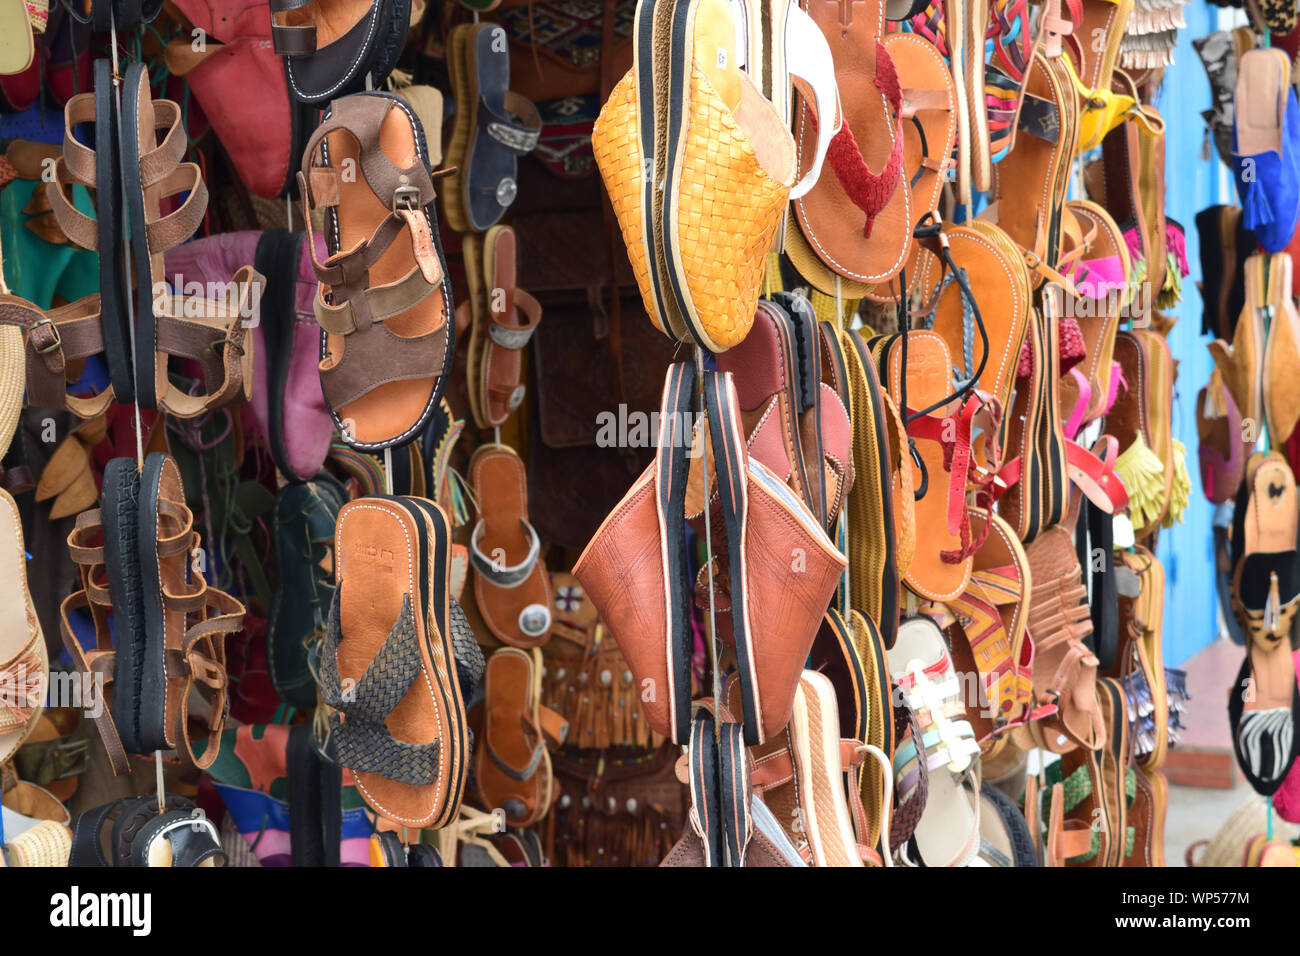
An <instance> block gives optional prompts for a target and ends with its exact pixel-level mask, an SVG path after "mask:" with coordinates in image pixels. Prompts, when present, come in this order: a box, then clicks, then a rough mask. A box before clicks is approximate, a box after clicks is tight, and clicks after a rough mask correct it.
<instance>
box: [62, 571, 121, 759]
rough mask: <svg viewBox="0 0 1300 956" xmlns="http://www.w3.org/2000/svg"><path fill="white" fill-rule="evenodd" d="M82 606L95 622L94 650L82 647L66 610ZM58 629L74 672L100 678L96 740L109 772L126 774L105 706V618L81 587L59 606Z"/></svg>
mask: <svg viewBox="0 0 1300 956" xmlns="http://www.w3.org/2000/svg"><path fill="white" fill-rule="evenodd" d="M82 607H88V608H90V610H91V616H92V619H93V620H94V622H95V641H96V649H95V650H91V651H87V650H84V649H83V648H82V646H81V642H80V641H78V640H77V636H76V634H75V633H74V632H73V630H72V624H71V621H70V619H69V613H70V612H72V611H75V610H77V609H78V608H82ZM59 630H60V632H61V633H62V636H63V646H64V647H65V648H66V649H67V651H68V656H69V657H70V658H71V659H72V664H73V666H74V667H75V668H76V669H77V672H78V673H80V674H84V675H88V676H89V675H98V678H99V680H100V681H102V683H101V684H100V686H101V687H102V688H103V699H102V700H99V701H97V702H96V703H98V704H99V707H98V711H99V712H98V714H96V715H95V716H93V717H92V718H91V719H92V720H93V721H94V723H95V728H96V729H97V730H98V731H99V738H100V740H101V741H103V744H104V750H105V752H106V753H107V754H108V762H109V765H110V766H111V767H112V769H113V775H114V776H121V775H122V774H127V773H130V772H131V765H130V763H129V762H128V761H127V758H126V748H125V747H123V746H122V737H121V735H120V734H119V733H118V732H117V724H115V723H114V722H113V711H112V708H110V707H109V705H108V691H109V688H110V685H111V684H112V683H113V671H114V666H115V663H116V660H117V652H116V651H115V650H114V649H113V640H112V637H111V636H110V634H109V629H108V619H107V617H106V616H104V615H102V614H101V613H99V611H98V609H96V607H95V606H94V605H93V604H92V603H91V601H90V598H89V596H88V595H87V593H86V591H85V589H84V588H83V589H82V590H80V591H74V592H73V593H72V594H69V595H68V596H67V597H65V598H64V599H63V601H62V603H61V604H60V605H59Z"/></svg>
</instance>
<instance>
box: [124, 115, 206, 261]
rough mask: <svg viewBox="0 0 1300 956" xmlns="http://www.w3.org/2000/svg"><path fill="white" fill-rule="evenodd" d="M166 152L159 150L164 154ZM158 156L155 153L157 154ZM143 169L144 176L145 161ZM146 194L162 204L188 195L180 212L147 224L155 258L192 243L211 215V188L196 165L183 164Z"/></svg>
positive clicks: (163, 176)
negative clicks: (164, 201) (206, 218)
mask: <svg viewBox="0 0 1300 956" xmlns="http://www.w3.org/2000/svg"><path fill="white" fill-rule="evenodd" d="M159 102H166V101H165V100H161V101H159ZM162 148H163V147H159V149H160V150H161V149H162ZM157 152H158V151H157V150H155V153H157ZM152 156H154V153H150V154H148V156H146V157H145V159H147V158H150V157H152ZM165 160H166V157H165V156H164V157H162V159H161V160H160V161H159V162H157V163H155V165H156V166H158V165H163V162H164V161H165ZM140 168H141V176H143V175H144V159H141V161H140ZM155 174H156V172H155ZM144 190H145V193H146V195H147V196H148V198H149V199H150V200H151V201H161V200H164V199H170V198H171V197H172V196H179V195H180V194H181V193H187V195H186V197H185V201H184V202H182V203H181V205H180V208H178V209H176V210H174V211H173V212H170V213H168V214H167V215H165V216H162V217H161V218H159V219H155V220H154V221H153V222H146V223H145V226H144V233H145V239H146V241H147V243H148V245H149V251H150V252H151V253H155V254H157V253H162V252H166V251H167V250H169V249H175V248H176V247H177V246H179V245H180V244H181V243H183V242H188V241H189V240H190V238H191V237H192V236H193V235H194V234H195V233H196V232H197V231H198V228H199V226H200V225H202V223H203V216H204V214H205V213H206V212H207V211H208V187H207V185H206V184H205V183H204V182H203V173H202V172H200V170H199V167H198V166H197V165H196V164H194V163H181V164H180V165H179V166H174V168H172V169H171V170H169V171H168V172H166V173H165V174H164V175H162V176H161V177H160V178H159V179H158V180H157V181H156V182H154V183H153V184H152V185H146V186H145V187H144Z"/></svg>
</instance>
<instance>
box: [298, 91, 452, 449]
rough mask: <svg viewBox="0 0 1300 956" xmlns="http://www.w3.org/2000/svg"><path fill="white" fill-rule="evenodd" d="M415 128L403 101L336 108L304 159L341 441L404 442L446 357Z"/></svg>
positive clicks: (441, 285)
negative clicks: (321, 220) (319, 224)
mask: <svg viewBox="0 0 1300 956" xmlns="http://www.w3.org/2000/svg"><path fill="white" fill-rule="evenodd" d="M428 156H429V149H428V146H427V144H426V143H425V139H424V131H423V130H422V128H421V127H420V121H419V119H418V118H417V117H416V116H415V113H414V112H413V111H412V110H411V108H410V106H408V105H407V104H406V103H405V102H404V101H403V100H401V99H400V98H398V97H396V96H392V95H390V94H387V93H358V94H356V95H354V96H347V97H344V98H343V99H340V100H335V101H334V102H333V103H331V104H330V108H329V109H328V110H326V112H325V116H324V119H323V120H322V122H321V125H320V127H319V128H318V129H317V130H316V132H315V133H314V134H313V135H312V138H311V140H310V141H308V143H307V148H306V150H305V151H304V153H303V162H302V171H301V173H300V174H299V178H298V183H299V189H300V191H301V192H302V196H303V206H304V210H303V212H304V216H305V218H307V220H308V226H307V230H308V234H309V242H308V245H309V246H310V245H311V242H310V232H311V223H310V214H311V211H312V210H313V209H318V208H319V209H324V210H325V221H326V238H327V242H328V248H329V252H330V255H329V258H327V259H326V260H325V261H324V262H323V263H322V262H319V261H317V260H316V258H315V254H314V253H313V255H312V264H313V266H314V267H315V270H316V277H317V279H319V280H320V289H319V292H318V293H317V296H316V299H315V309H316V321H317V322H318V323H319V324H320V326H321V330H322V331H321V354H322V359H321V363H320V377H321V388H322V389H323V390H324V392H325V400H326V401H327V402H328V403H329V406H330V414H331V415H332V416H333V419H334V424H335V425H337V426H338V428H339V430H340V432H341V433H342V435H343V440H344V441H345V442H347V443H348V444H349V445H351V446H352V447H353V448H356V449H359V450H361V451H376V450H379V449H383V448H391V447H394V446H399V445H405V444H407V443H408V442H410V441H411V440H412V439H414V438H415V436H416V435H418V434H419V432H420V430H421V429H423V428H424V426H425V424H426V423H427V422H428V420H429V418H430V417H431V416H432V415H433V412H434V409H436V408H437V407H438V399H439V398H441V397H442V392H443V389H444V388H445V383H446V379H447V375H448V374H449V372H450V371H451V362H452V356H453V353H454V351H455V337H456V326H455V323H454V322H453V321H452V314H451V283H450V281H449V280H448V278H447V275H446V265H445V263H444V261H443V256H442V248H441V245H440V244H439V242H438V219H437V214H436V213H435V211H434V189H433V175H432V173H431V172H430V169H429V161H428Z"/></svg>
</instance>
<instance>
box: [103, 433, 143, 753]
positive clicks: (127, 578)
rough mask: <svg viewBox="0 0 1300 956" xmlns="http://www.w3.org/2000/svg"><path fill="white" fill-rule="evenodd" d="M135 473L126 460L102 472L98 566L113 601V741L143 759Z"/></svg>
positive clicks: (140, 590) (137, 480)
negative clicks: (101, 538) (101, 567)
mask: <svg viewBox="0 0 1300 956" xmlns="http://www.w3.org/2000/svg"><path fill="white" fill-rule="evenodd" d="M139 503H140V473H139V472H138V471H137V470H136V467H135V461H134V460H133V459H131V458H114V459H112V460H111V461H109V463H108V465H107V466H106V467H105V468H104V501H103V507H102V509H101V514H102V516H103V522H104V560H105V564H106V566H107V570H108V593H109V597H110V598H112V601H113V643H114V645H115V646H116V648H117V653H116V655H115V656H114V659H113V701H112V704H111V707H110V710H111V713H112V716H113V723H114V724H116V725H117V733H118V736H119V737H121V739H122V746H123V748H125V749H126V751H127V752H128V753H145V752H146V748H145V747H144V746H143V745H142V744H141V742H140V710H139V704H140V686H141V675H142V674H143V672H144V658H145V650H144V646H145V638H144V629H145V624H144V591H143V583H142V582H141V578H140V554H139V549H138V548H137V545H136V542H137V540H138V524H137V515H138V511H139Z"/></svg>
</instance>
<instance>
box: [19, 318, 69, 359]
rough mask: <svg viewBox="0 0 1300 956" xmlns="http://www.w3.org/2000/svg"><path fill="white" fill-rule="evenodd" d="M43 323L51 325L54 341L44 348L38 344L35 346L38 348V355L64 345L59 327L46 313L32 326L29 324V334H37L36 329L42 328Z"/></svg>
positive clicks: (45, 353)
mask: <svg viewBox="0 0 1300 956" xmlns="http://www.w3.org/2000/svg"><path fill="white" fill-rule="evenodd" d="M42 325H48V326H49V327H50V331H51V332H52V333H53V334H54V341H52V342H51V343H50V344H49V345H47V346H45V347H44V348H40V347H37V346H33V348H34V349H35V350H36V354H37V355H49V354H50V353H51V352H53V351H54V350H55V349H59V348H62V347H63V336H62V335H60V334H59V327H58V326H57V325H55V324H54V320H53V319H51V318H50V317H49V316H46V315H43V316H41V317H40V318H39V319H37V320H36V321H35V322H33V323H32V324H31V325H30V326H28V327H27V334H28V335H29V336H32V335H35V334H36V330H37V329H38V328H40V327H41V326H42Z"/></svg>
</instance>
